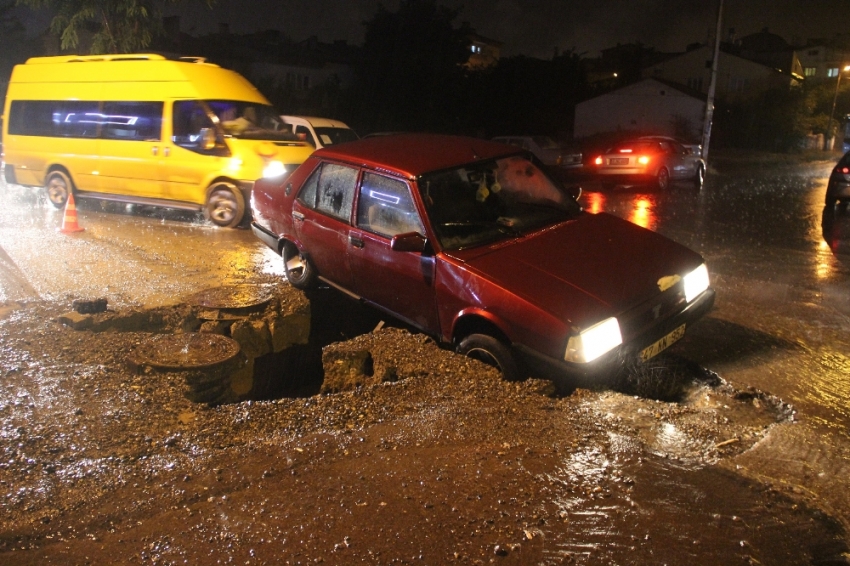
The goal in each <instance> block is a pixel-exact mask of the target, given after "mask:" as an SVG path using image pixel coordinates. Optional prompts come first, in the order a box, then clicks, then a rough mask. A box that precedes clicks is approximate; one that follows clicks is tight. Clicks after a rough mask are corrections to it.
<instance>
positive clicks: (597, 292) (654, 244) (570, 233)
mask: <svg viewBox="0 0 850 566" xmlns="http://www.w3.org/2000/svg"><path fill="white" fill-rule="evenodd" d="M450 255H451V256H452V257H455V258H456V259H458V260H460V261H461V262H463V263H465V264H466V265H467V267H468V268H470V269H471V270H472V271H474V272H478V273H479V274H480V275H482V276H483V277H485V278H487V279H489V280H490V281H493V282H494V283H496V284H498V285H500V286H501V287H503V288H504V289H505V290H506V291H508V292H510V293H513V294H515V295H517V296H519V297H521V298H523V299H525V300H527V301H529V302H530V303H533V304H535V305H538V306H539V307H541V308H543V309H544V310H546V311H548V312H550V313H552V314H553V315H554V316H556V317H558V318H560V319H561V320H570V321H571V322H572V323H573V324H575V325H577V326H579V327H584V326H586V325H588V324H592V323H594V322H598V321H599V320H601V319H602V318H604V317H607V316H615V315H616V314H618V313H620V312H622V311H624V310H627V309H628V308H630V307H633V306H635V305H637V304H639V303H641V302H643V301H646V300H648V299H649V298H650V297H652V296H653V295H656V294H659V293H660V289H659V280H660V279H661V278H663V277H665V276H670V275H679V276H684V275H685V274H686V273H688V272H690V271H691V270H692V269H694V268H696V267H698V266H699V265H700V264H701V263H702V261H703V260H702V258H701V257H700V255H699V254H697V253H696V252H693V251H691V250H689V249H688V248H686V247H685V246H682V245H680V244H677V243H676V242H674V241H672V240H670V239H669V238H666V237H664V236H662V235H660V234H657V233H655V232H652V231H650V230H647V229H645V228H641V227H640V226H637V225H635V224H632V223H631V222H627V221H625V220H622V219H620V218H617V217H615V216H612V215H609V214H605V213H602V214H590V213H583V214H582V215H581V216H579V217H578V218H577V219H576V220H573V221H570V222H567V223H564V224H561V225H559V226H556V227H554V228H551V229H549V230H543V231H541V232H537V233H535V234H533V235H531V236H528V237H525V238H523V239H520V240H514V241H511V242H506V243H500V244H496V245H493V246H487V247H482V248H476V249H472V250H463V251H459V252H452V253H451V254H450Z"/></svg>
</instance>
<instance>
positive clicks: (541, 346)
mask: <svg viewBox="0 0 850 566" xmlns="http://www.w3.org/2000/svg"><path fill="white" fill-rule="evenodd" d="M252 208H253V218H254V220H253V223H252V229H253V231H254V233H255V234H256V235H257V236H258V237H259V238H260V239H261V240H262V241H263V242H265V243H266V244H267V245H268V246H269V247H270V248H271V249H273V250H274V251H275V252H277V253H279V254H281V255H282V257H283V261H284V264H285V270H286V276H287V278H288V279H289V281H290V283H291V284H292V285H293V286H295V287H298V288H302V289H303V288H308V287H310V286H311V285H313V284H314V283H315V282H316V280H317V279H320V280H322V281H324V282H325V283H327V284H329V285H331V286H333V287H336V288H338V289H339V290H341V291H343V292H345V293H346V294H348V295H350V296H353V297H356V298H358V299H362V300H363V301H365V302H367V303H369V304H371V305H373V306H375V307H377V308H379V309H381V310H383V311H386V312H387V313H390V314H391V315H393V316H394V317H397V318H398V319H401V320H403V321H406V322H407V323H409V324H411V325H413V326H415V327H417V328H419V329H421V330H422V331H423V332H425V333H427V334H429V335H432V336H434V337H435V338H436V339H437V340H439V341H441V342H443V343H447V344H451V345H453V346H454V347H455V348H456V349H457V350H458V351H459V352H461V353H465V354H468V355H471V356H474V357H477V358H479V359H482V360H484V361H486V362H488V363H491V364H493V365H495V366H497V367H498V368H499V369H500V370H501V371H502V373H503V375H504V376H505V377H506V378H508V379H515V378H518V377H520V376H521V375H522V370H521V368H522V367H523V365H522V364H521V363H520V362H521V361H537V362H543V363H545V364H547V365H548V366H553V367H555V368H556V369H558V370H560V371H564V372H569V373H579V374H585V375H588V374H599V373H602V372H607V371H608V370H610V369H612V368H617V367H620V366H621V364H622V363H623V362H624V361H625V360H638V361H640V360H647V359H649V358H651V357H653V356H655V355H657V354H658V353H659V352H661V351H662V350H664V349H665V348H666V347H668V346H669V345H670V344H672V343H673V342H675V341H676V340H678V339H679V338H681V336H682V335H683V334H684V333H685V331H686V329H687V327H688V326H689V325H690V324H692V323H693V322H694V321H695V320H697V319H698V318H700V317H701V316H703V315H704V314H705V313H706V312H708V310H709V309H710V308H711V306H712V304H713V302H714V291H713V289H711V288H710V287H709V279H708V271H707V269H706V266H705V263H704V262H703V259H702V257H700V255H699V254H697V253H695V252H693V251H691V250H689V249H687V248H686V247H684V246H682V245H679V244H677V243H676V242H673V241H672V240H670V239H668V238H665V237H664V236H661V235H659V234H657V233H654V232H651V231H649V230H646V229H643V228H641V227H639V226H636V225H634V224H632V223H630V222H627V221H625V220H622V219H620V218H617V217H614V216H611V215H608V214H590V213H588V212H586V211H584V210H582V208H581V206H579V204H578V202H577V201H576V200H575V198H574V196H573V195H572V194H571V193H570V192H568V191H566V190H564V189H563V187H562V186H560V185H559V184H558V183H557V182H556V181H554V180H552V179H551V178H550V177H549V176H547V174H546V173H545V172H544V171H542V170H541V169H539V168H538V167H537V166H535V165H534V163H533V161H532V159H531V157H530V155H528V154H527V153H525V152H524V151H523V150H521V149H519V148H516V147H512V146H509V145H503V144H500V143H494V142H491V141H485V140H480V139H473V138H464V137H455V136H441V135H431V134H398V135H393V136H380V137H374V138H368V139H363V140H359V141H354V142H351V143H348V144H343V145H339V146H331V147H326V148H324V149H320V150H318V151H316V152H315V153H313V155H312V156H311V157H310V158H309V159H308V160H307V161H306V162H305V163H304V164H303V165H301V166H300V167H299V168H298V169H297V170H296V171H295V172H294V173H292V175H291V176H289V177H284V176H281V177H278V178H277V179H274V178H271V179H262V180H260V181H258V182H257V184H256V185H255V187H254V192H253V197H252Z"/></svg>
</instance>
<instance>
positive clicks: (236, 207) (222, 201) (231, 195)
mask: <svg viewBox="0 0 850 566" xmlns="http://www.w3.org/2000/svg"><path fill="white" fill-rule="evenodd" d="M244 216H245V198H244V197H243V196H242V191H240V190H239V189H237V188H236V187H235V186H234V185H233V184H231V183H216V184H215V185H213V186H212V187H211V188H210V192H209V196H208V197H207V204H206V205H205V206H204V218H206V219H207V220H209V221H210V222H212V223H213V224H215V225H216V226H221V227H222V228H235V227H236V226H238V225H239V223H240V222H242V218H243V217H244Z"/></svg>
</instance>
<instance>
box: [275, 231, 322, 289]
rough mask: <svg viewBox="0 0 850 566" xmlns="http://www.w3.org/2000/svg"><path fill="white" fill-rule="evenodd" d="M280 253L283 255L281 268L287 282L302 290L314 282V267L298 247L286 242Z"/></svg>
mask: <svg viewBox="0 0 850 566" xmlns="http://www.w3.org/2000/svg"><path fill="white" fill-rule="evenodd" d="M280 255H281V256H282V257H283V270H284V271H285V272H286V279H287V281H289V284H290V285H292V286H293V287H295V288H296V289H301V290H302V291H304V290H307V289H309V288H311V287H312V286H313V285H314V283H315V282H316V269H315V268H314V267H313V264H312V263H310V260H308V259H307V257H306V256H304V254H302V253H301V250H299V249H298V247H297V246H296V245H295V244H293V243H291V242H287V243H285V244H284V245H283V250H281V253H280Z"/></svg>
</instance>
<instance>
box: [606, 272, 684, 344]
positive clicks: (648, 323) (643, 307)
mask: <svg viewBox="0 0 850 566" xmlns="http://www.w3.org/2000/svg"><path fill="white" fill-rule="evenodd" d="M685 305H687V301H686V300H685V293H684V286H683V285H682V283H681V282H680V283H678V284H676V285H674V286H673V287H671V288H670V289H668V290H667V291H664V292H663V293H659V294H656V295H653V296H652V298H651V299H649V300H646V301H644V302H642V303H641V304H639V305H637V306H635V307H634V308H632V309H630V310H628V311H626V312H625V313H623V314H622V315H620V316H619V317H617V318H618V319H619V322H620V331H621V332H622V334H623V341H624V342H629V341H631V340H632V339H634V338H635V337H638V336H640V335H641V334H643V333H645V332H647V331H649V330H651V329H652V328H653V327H655V326H657V325H659V324H662V323H663V322H664V321H665V320H667V319H668V318H670V317H671V316H673V315H675V314H676V313H678V312H679V311H681V310H682V309H683V308H684V307H685Z"/></svg>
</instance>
